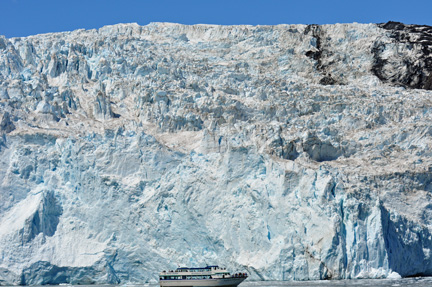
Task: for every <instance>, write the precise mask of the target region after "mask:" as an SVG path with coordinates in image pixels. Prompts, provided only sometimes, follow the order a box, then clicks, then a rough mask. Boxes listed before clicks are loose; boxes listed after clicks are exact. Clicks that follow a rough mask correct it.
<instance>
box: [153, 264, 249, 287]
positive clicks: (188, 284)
mask: <svg viewBox="0 0 432 287" xmlns="http://www.w3.org/2000/svg"><path fill="white" fill-rule="evenodd" d="M247 277H248V275H247V274H246V273H236V274H230V273H229V272H228V271H227V270H226V269H225V268H220V267H219V266H217V265H214V266H206V267H202V268H187V267H180V268H177V269H176V270H175V271H173V270H171V271H162V272H161V273H159V285H160V286H161V287H164V286H170V287H198V286H199V287H201V286H225V287H235V286H238V285H239V284H240V283H242V282H243V281H244V280H245V279H246V278H247Z"/></svg>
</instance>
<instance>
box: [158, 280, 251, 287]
mask: <svg viewBox="0 0 432 287" xmlns="http://www.w3.org/2000/svg"><path fill="white" fill-rule="evenodd" d="M245 279H246V278H219V279H190V280H161V281H159V284H160V286H161V287H165V286H170V287H201V286H202V287H204V286H225V287H235V286H238V285H239V284H240V283H242V282H243V280H245Z"/></svg>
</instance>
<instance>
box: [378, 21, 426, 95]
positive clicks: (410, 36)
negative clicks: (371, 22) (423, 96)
mask: <svg viewBox="0 0 432 287" xmlns="http://www.w3.org/2000/svg"><path fill="white" fill-rule="evenodd" d="M378 26H379V27H381V28H383V29H386V30H388V31H389V32H390V37H391V38H393V39H394V42H393V43H383V42H376V43H375V45H374V46H373V48H372V51H371V52H372V53H373V55H374V60H375V61H374V63H373V67H372V72H373V73H374V74H375V75H376V76H377V77H378V78H379V79H380V80H381V81H383V82H385V83H392V84H395V85H401V86H405V87H409V88H414V89H425V90H431V89H432V27H431V26H426V25H405V24H403V23H399V22H387V23H382V24H378ZM388 49H398V50H400V51H403V52H404V53H401V55H402V54H403V55H405V56H397V55H392V56H391V57H386V56H385V55H384V53H385V51H386V50H388ZM406 55H408V58H407V57H406Z"/></svg>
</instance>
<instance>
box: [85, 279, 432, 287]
mask: <svg viewBox="0 0 432 287" xmlns="http://www.w3.org/2000/svg"><path fill="white" fill-rule="evenodd" d="M138 286H143V287H144V286H150V287H156V286H159V284H149V285H138ZM259 286H265V287H283V286H286V287H291V286H296V287H333V286H336V287H337V286H350V287H351V286H352V287H396V286H401V287H407V286H416V287H431V286H432V277H416V278H403V279H361V280H327V281H245V282H243V283H242V284H240V285H239V287H259ZM80 287H82V286H80Z"/></svg>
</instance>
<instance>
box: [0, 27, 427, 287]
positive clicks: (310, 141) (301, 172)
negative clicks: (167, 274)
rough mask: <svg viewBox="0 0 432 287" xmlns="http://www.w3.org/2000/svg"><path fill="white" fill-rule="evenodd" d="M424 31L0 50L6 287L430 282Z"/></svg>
mask: <svg viewBox="0 0 432 287" xmlns="http://www.w3.org/2000/svg"><path fill="white" fill-rule="evenodd" d="M431 72H432V28H431V27H427V26H418V25H404V24H401V23H395V22H389V23H386V24H337V25H323V26H318V25H278V26H212V25H194V26H185V25H178V24H167V23H152V24H149V25H147V26H139V25H136V24H119V25H114V26H106V27H103V28H101V29H99V30H77V31H73V32H65V33H55V34H44V35H36V36H30V37H26V38H11V39H7V38H5V37H2V36H0V285H5V284H29V285H36V284H58V283H73V284H88V283H119V282H121V283H128V282H130V283H144V282H153V281H155V280H157V273H158V272H159V271H162V270H166V269H172V268H175V267H177V265H182V266H197V265H205V264H219V265H222V266H225V267H227V268H228V269H230V270H233V271H234V270H241V271H247V272H248V273H250V275H251V277H252V278H253V279H269V280H270V279H271V280H309V279H339V278H384V277H387V276H395V274H396V273H398V274H400V275H401V276H412V275H432V260H431V256H432V250H431V249H432V196H431V193H432V152H431V150H432V126H431V122H432V101H431V99H432V91H431V89H432V74H431Z"/></svg>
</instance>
